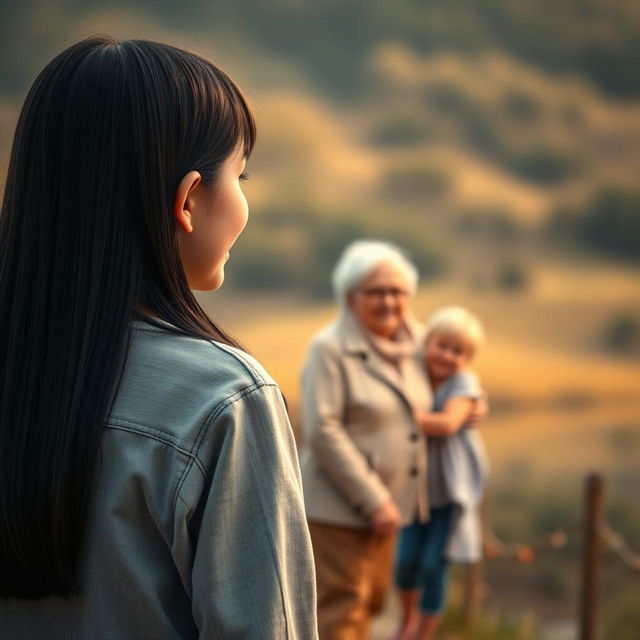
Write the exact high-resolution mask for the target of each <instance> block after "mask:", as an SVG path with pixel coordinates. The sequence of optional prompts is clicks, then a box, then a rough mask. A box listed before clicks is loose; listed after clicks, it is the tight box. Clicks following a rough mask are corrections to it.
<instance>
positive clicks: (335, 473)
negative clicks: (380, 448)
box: [302, 341, 391, 516]
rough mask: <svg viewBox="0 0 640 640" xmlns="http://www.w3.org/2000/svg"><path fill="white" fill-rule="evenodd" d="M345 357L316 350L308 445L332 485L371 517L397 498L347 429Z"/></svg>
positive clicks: (306, 394)
mask: <svg viewBox="0 0 640 640" xmlns="http://www.w3.org/2000/svg"><path fill="white" fill-rule="evenodd" d="M341 357H342V356H341V354H340V353H338V352H337V351H336V350H335V349H334V348H332V345H330V344H327V343H325V342H322V341H316V342H314V343H313V344H312V346H311V349H310V352H309V356H308V358H307V362H306V365H305V368H304V373H303V378H302V395H303V398H302V421H303V425H304V429H305V438H306V441H305V444H306V445H307V446H308V447H310V448H311V449H312V451H313V453H314V456H315V459H316V461H317V464H318V466H319V467H320V469H321V470H322V472H323V473H324V475H325V476H326V478H327V479H328V480H329V481H330V482H331V484H332V485H333V486H334V487H335V488H336V489H337V490H338V491H339V492H340V494H341V495H342V496H344V498H345V499H346V500H347V502H348V503H349V504H350V505H351V506H352V507H353V508H354V509H355V510H356V511H357V512H359V513H361V514H362V515H364V516H369V515H370V514H371V513H372V512H373V511H374V510H375V509H376V508H377V507H378V506H380V505H381V504H382V503H383V502H384V501H385V500H387V499H388V498H389V497H390V495H391V494H390V493H389V490H388V489H387V488H386V487H385V485H384V484H383V482H382V480H381V479H380V477H379V476H378V474H377V473H376V472H375V471H374V470H372V469H371V466H370V465H369V463H368V462H367V459H366V458H365V456H364V454H363V453H362V451H360V449H359V448H358V447H357V445H356V443H355V442H354V441H353V439H352V438H351V436H350V435H349V433H348V431H347V429H346V428H345V424H344V417H345V415H346V411H347V408H348V407H347V393H346V384H347V381H346V379H345V373H344V370H343V367H342V363H341Z"/></svg>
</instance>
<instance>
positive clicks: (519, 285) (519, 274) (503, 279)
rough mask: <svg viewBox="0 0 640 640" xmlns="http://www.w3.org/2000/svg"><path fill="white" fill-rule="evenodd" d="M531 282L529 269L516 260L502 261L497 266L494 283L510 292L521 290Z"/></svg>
mask: <svg viewBox="0 0 640 640" xmlns="http://www.w3.org/2000/svg"><path fill="white" fill-rule="evenodd" d="M530 282H531V276H530V274H529V271H528V270H527V269H526V267H524V266H523V265H522V264H520V263H518V262H504V263H503V264H501V265H500V266H499V267H498V271H497V273H496V284H497V285H498V287H500V288H501V289H504V290H505V291H510V292H514V293H515V292H517V291H523V290H524V289H526V288H527V287H528V286H529V284H530Z"/></svg>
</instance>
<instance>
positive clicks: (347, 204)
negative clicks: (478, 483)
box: [0, 0, 640, 640]
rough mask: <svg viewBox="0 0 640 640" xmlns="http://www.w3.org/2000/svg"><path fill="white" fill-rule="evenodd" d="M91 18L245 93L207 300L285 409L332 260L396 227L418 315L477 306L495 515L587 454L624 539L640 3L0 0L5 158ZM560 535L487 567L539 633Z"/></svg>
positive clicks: (554, 581)
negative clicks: (243, 142)
mask: <svg viewBox="0 0 640 640" xmlns="http://www.w3.org/2000/svg"><path fill="white" fill-rule="evenodd" d="M92 33H107V34H111V35H114V36H116V37H121V38H130V37H142V38H150V39H157V40H163V41H167V42H170V43H172V44H177V45H179V46H184V47H186V48H189V49H192V50H195V51H198V52H200V53H202V54H203V55H205V56H207V57H210V58H211V59H213V60H214V61H216V62H218V63H219V64H220V65H221V66H222V67H223V68H224V69H226V70H228V71H229V72H230V73H231V75H233V77H234V78H236V79H237V80H239V82H240V84H241V85H242V86H243V87H244V89H245V91H246V93H247V95H248V97H249V99H250V101H251V102H252V104H253V105H254V107H255V110H256V114H257V118H258V124H259V141H258V146H257V148H256V151H255V153H254V156H253V157H252V158H251V160H250V163H249V167H248V170H249V173H250V175H251V180H250V182H249V183H248V185H247V189H246V191H247V195H248V197H249V200H250V204H251V221H250V224H249V226H248V227H247V230H246V231H245V233H244V235H243V236H242V237H241V238H240V239H239V241H238V243H237V245H236V246H235V247H234V249H233V251H232V256H231V261H230V263H229V266H228V269H227V282H226V283H225V286H224V288H223V290H222V291H220V292H216V293H214V294H206V295H202V301H203V303H204V304H205V305H206V306H207V308H208V310H209V311H210V313H211V314H212V316H214V317H216V318H217V319H219V320H222V321H223V323H226V324H227V325H228V326H229V327H230V328H231V330H232V332H233V333H235V334H236V335H237V336H238V337H239V339H240V340H241V341H242V342H243V343H244V344H246V346H247V347H248V349H249V350H250V351H252V352H253V353H255V354H256V355H257V356H258V357H259V358H260V359H261V360H262V361H263V362H265V364H266V365H267V368H268V369H269V370H270V371H272V373H273V374H274V375H275V377H276V379H277V380H278V381H279V382H280V383H281V386H282V387H283V389H284V391H285V394H286V395H287V397H288V399H289V401H290V406H291V408H292V417H293V419H294V426H296V427H297V420H296V418H297V406H298V385H297V378H298V374H299V369H300V367H301V364H302V360H303V358H304V352H305V349H306V345H307V343H308V341H309V339H310V337H311V335H312V334H313V333H314V332H315V331H316V330H317V329H318V328H319V327H320V326H321V325H322V324H323V323H326V322H328V321H330V319H331V317H332V315H333V306H332V303H331V302H330V289H329V276H330V272H331V268H332V266H333V264H334V262H335V260H336V258H337V256H338V255H339V253H340V251H341V250H342V248H343V247H344V246H345V245H346V244H347V243H348V242H349V241H350V240H352V239H354V238H358V237H363V236H364V237H375V238H384V239H389V240H393V241H395V242H397V243H398V244H399V245H401V246H402V247H404V248H406V249H407V250H408V252H409V253H410V254H411V257H412V258H413V259H414V260H415V262H416V263H417V264H418V266H419V268H420V271H421V274H422V278H423V283H424V284H423V287H422V289H421V291H420V294H419V296H418V298H417V300H416V305H415V309H416V313H417V315H418V316H419V317H420V318H425V317H426V316H427V315H428V313H429V312H430V311H431V310H433V309H434V308H435V307H437V306H439V305H442V304H451V303H457V304H465V305H467V306H469V307H471V308H472V309H474V310H476V311H477V312H478V313H479V315H480V316H481V318H482V319H483V320H484V322H485V324H486V327H487V332H488V335H489V341H488V345H487V347H486V349H485V350H484V352H483V353H482V354H481V355H480V359H479V361H478V370H479V372H480V374H481V377H482V380H483V383H484V384H485V386H486V388H487V389H488V391H489V393H490V396H491V399H492V407H493V410H492V415H491V416H490V418H489V419H488V420H487V424H486V426H483V434H484V435H485V438H486V440H487V444H488V447H489V452H490V456H491V458H492V460H493V467H494V480H493V489H492V498H491V521H492V526H493V527H494V528H495V529H496V531H497V532H498V533H499V534H500V535H501V536H503V537H505V538H526V537H535V536H536V535H541V534H542V533H543V532H544V531H547V530H548V529H549V528H550V527H551V526H552V525H553V524H554V523H555V520H563V521H564V520H566V518H568V517H574V516H575V517H578V516H579V508H580V504H579V500H580V482H581V478H582V475H583V474H584V472H585V471H587V470H588V469H591V468H600V469H602V470H603V471H605V472H606V473H607V477H608V479H609V481H610V487H611V489H610V490H611V494H612V498H611V504H610V512H609V516H610V518H611V519H612V522H613V523H614V524H616V525H619V526H621V527H622V528H623V530H624V531H625V534H626V535H627V536H628V538H629V539H630V540H633V541H640V513H639V512H640V501H639V499H638V496H639V495H640V469H639V468H638V464H637V460H638V459H639V456H640V437H639V435H638V434H639V433H640V425H639V424H638V423H639V419H638V415H639V413H640V411H639V410H640V278H639V277H638V276H639V275H640V182H639V181H638V174H639V169H640V73H638V61H639V60H640V4H638V3H637V2H636V1H635V0H517V1H516V0H514V1H508V0H446V1H445V0H421V1H419V0H395V1H394V2H388V1H383V0H368V1H364V0H340V1H338V0H319V1H311V0H270V1H266V0H243V1H241V2H240V1H238V0H235V1H234V0H216V1H213V0H184V1H183V2H181V3H176V2H169V1H167V0H154V1H151V0H132V1H128V2H122V3H118V2H106V1H98V0H82V1H81V0H48V1H47V0H23V1H22V2H21V3H19V4H13V3H11V4H10V3H9V2H8V0H4V1H3V2H2V3H1V4H0V175H2V177H4V174H5V172H6V166H7V161H8V157H9V150H10V145H11V139H12V135H13V129H14V127H15V122H16V119H17V114H18V111H19V108H20V105H21V102H22V100H23V98H24V95H25V93H26V90H27V89H28V87H29V85H30V84H31V82H32V81H33V79H34V77H35V75H36V74H37V73H38V71H39V70H40V69H41V68H42V67H43V65H44V64H45V63H46V62H47V61H48V60H49V59H50V58H51V57H52V56H53V55H54V54H55V53H56V52H58V51H60V50H61V49H62V48H64V47H65V46H67V45H69V44H70V43H72V42H73V41H75V40H77V39H79V38H81V37H84V36H87V35H90V34H92ZM576 544H577V543H576ZM575 551H576V548H575V547H570V548H569V549H568V550H567V551H565V552H564V555H562V554H560V555H559V556H558V557H556V558H555V559H552V560H551V561H549V562H544V561H541V562H540V563H534V565H532V566H529V567H527V568H526V569H523V568H521V567H516V568H514V569H505V568H504V567H502V568H501V569H500V570H496V571H494V573H493V574H489V576H488V580H489V584H490V588H491V592H490V595H489V597H488V606H491V607H493V610H494V611H495V610H504V611H513V610H517V611H523V612H526V611H528V610H530V611H532V612H533V615H534V616H536V617H537V618H538V619H539V620H540V621H541V627H540V628H541V629H542V631H539V633H541V634H542V635H540V636H534V635H533V634H535V633H538V632H535V631H531V634H532V635H530V636H526V637H544V638H547V637H548V638H562V637H566V636H563V635H562V634H563V632H565V631H566V628H567V625H568V627H569V628H571V620H573V619H574V618H575V615H574V614H575V594H576V590H577V579H578V574H577V566H576V565H575ZM572 553H573V554H574V555H571V554H572ZM609 561H610V566H609V565H608V566H607V570H606V576H607V577H606V583H607V584H606V586H607V599H606V602H605V613H606V615H605V621H604V622H603V624H604V625H605V627H603V629H604V630H605V632H606V635H604V636H603V637H606V638H607V640H609V639H611V640H615V639H616V638H620V639H621V640H624V638H627V637H628V638H631V637H637V636H633V635H624V632H623V631H620V629H621V628H622V627H624V628H631V627H633V625H631V623H629V622H625V623H624V624H623V623H621V622H620V621H621V620H626V621H628V620H632V619H633V620H635V623H634V624H635V627H633V628H634V629H637V628H639V627H640V621H639V620H638V618H637V617H636V618H633V615H634V614H633V613H630V612H631V610H632V608H633V607H632V606H631V604H628V602H630V601H631V598H630V596H629V594H630V593H631V592H632V590H633V589H636V593H637V588H638V583H637V577H634V576H630V574H629V572H627V571H625V570H624V569H621V568H620V567H619V566H618V565H617V564H616V561H615V558H610V559H609ZM516 584H519V585H521V587H522V588H520V587H517V588H515V587H514V585H516ZM634 610H635V609H634ZM630 616H631V617H630ZM563 625H565V626H563ZM616 625H617V626H616ZM621 625H622V626H621ZM629 625H631V627H630V626H629ZM530 627H531V629H533V628H537V627H536V625H533V626H531V625H530ZM563 629H564V630H565V631H563ZM633 632H634V631H631V633H632V634H633ZM496 633H497V632H496ZM515 633H521V635H520V636H517V635H513V636H504V637H505V638H506V637H514V638H515V637H520V638H524V637H525V636H524V635H522V634H523V633H525V632H524V631H514V634H515ZM527 633H528V632H527ZM452 637H453V636H452ZM487 637H498V636H497V635H496V634H495V633H494V635H493V636H487Z"/></svg>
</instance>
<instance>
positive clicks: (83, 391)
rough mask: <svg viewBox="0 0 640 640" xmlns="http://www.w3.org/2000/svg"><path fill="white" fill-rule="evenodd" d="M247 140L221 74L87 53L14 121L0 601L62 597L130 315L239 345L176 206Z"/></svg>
mask: <svg viewBox="0 0 640 640" xmlns="http://www.w3.org/2000/svg"><path fill="white" fill-rule="evenodd" d="M254 140H255V123H254V120H253V117H252V115H251V112H250V109H249V107H248V106H247V104H246V102H245V100H244V98H243V97H242V94H241V93H240V91H239V90H238V88H237V87H236V85H235V84H234V83H233V82H232V81H231V79H230V78H229V77H228V76H227V75H225V74H224V73H223V72H222V71H220V70H219V69H218V68H216V67H215V66H214V65H213V64H211V63H210V62H208V61H207V60H205V59H203V58H201V57H199V56H197V55H194V54H192V53H188V52H186V51H183V50H180V49H177V48H174V47H171V46H168V45H164V44H159V43H154V42H147V41H142V40H131V41H125V42H116V41H114V40H112V39H109V38H104V37H94V38H90V39H87V40H83V41H82V42H79V43H77V44H75V45H73V46H72V47H70V48H69V49H67V50H65V51H64V52H63V53H61V54H60V55H58V56H57V57H56V58H55V59H54V60H53V61H51V62H50V63H49V64H48V65H47V67H46V68H45V69H44V70H43V71H42V73H41V74H40V75H39V76H38V78H37V79H36V81H35V83H34V85H33V87H32V88H31V90H30V91H29V94H28V95H27V98H26V101H25V104H24V107H23V109H22V113H21V114H20V118H19V121H18V125H17V129H16V134H15V139H14V143H13V149H12V152H11V160H10V164H9V170H8V174H7V182H6V187H5V192H4V200H3V205H2V214H1V217H0V597H4V598H7V597H18V598H41V597H44V596H50V595H58V596H70V595H73V594H74V593H77V592H78V591H79V590H80V585H79V584H78V582H77V577H76V569H77V562H78V558H79V555H80V553H81V551H82V544H83V537H84V530H85V520H86V512H87V504H88V499H89V494H90V491H91V482H92V477H93V474H94V469H95V466H96V460H97V452H98V450H99V446H100V438H101V433H102V429H103V425H104V421H105V418H106V417H107V415H108V413H109V411H110V409H111V406H112V403H113V400H114V397H115V393H116V391H117V388H118V385H119V383H120V380H121V376H122V369H123V366H124V362H125V360H126V352H127V346H128V341H129V332H130V325H131V319H132V316H133V315H134V313H135V311H136V309H138V310H147V311H150V312H151V313H152V314H153V315H155V316H158V317H159V318H161V319H163V320H165V321H167V322H169V323H171V324H173V325H174V326H175V327H177V328H178V330H180V331H181V332H184V333H188V334H191V335H195V336H201V337H203V338H209V339H215V340H218V341H222V342H225V343H227V344H235V343H234V342H233V340H232V339H231V338H230V337H229V336H227V335H226V334H225V333H224V332H223V331H222V330H221V329H220V328H219V327H217V326H216V325H215V324H214V323H213V322H212V321H211V320H210V319H209V318H208V317H207V315H206V313H205V312H204V311H203V309H202V308H201V307H200V305H199V304H198V303H197V301H196V299H195V298H194V296H193V294H192V292H191V291H190V289H189V286H188V283H187V280H186V277H185V274H184V271H183V268H182V263H181V261H180V255H179V251H178V245H177V241H176V237H175V225H174V220H173V215H172V205H173V200H174V198H175V193H176V189H177V186H178V184H179V182H180V180H181V178H182V177H183V176H184V175H185V174H186V173H188V172H189V171H191V170H197V171H199V172H200V173H201V174H202V177H203V181H204V182H205V183H209V184H213V183H214V181H215V179H216V171H217V169H218V168H219V166H220V164H221V163H222V162H223V161H224V160H225V159H226V158H227V157H229V155H230V154H231V153H233V152H234V151H235V150H236V149H237V148H238V145H243V147H244V151H245V154H246V155H247V156H248V155H249V153H250V152H251V149H252V147H253V144H254Z"/></svg>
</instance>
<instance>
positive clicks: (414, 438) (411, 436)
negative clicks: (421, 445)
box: [409, 433, 418, 442]
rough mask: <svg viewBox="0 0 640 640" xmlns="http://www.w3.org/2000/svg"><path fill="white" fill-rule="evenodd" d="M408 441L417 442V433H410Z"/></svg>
mask: <svg viewBox="0 0 640 640" xmlns="http://www.w3.org/2000/svg"><path fill="white" fill-rule="evenodd" d="M409 440H411V442H417V441H418V434H417V433H412V434H411V435H410V436H409Z"/></svg>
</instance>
